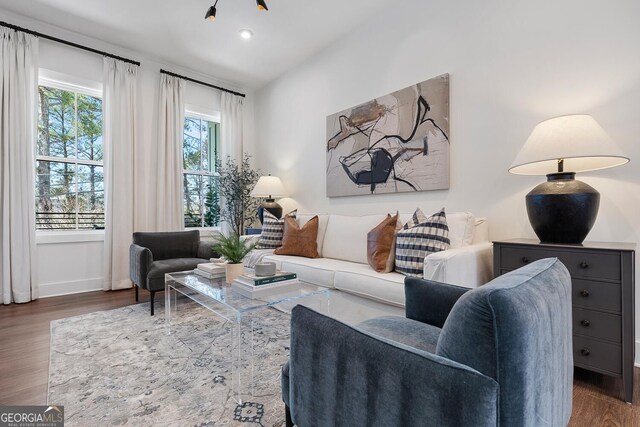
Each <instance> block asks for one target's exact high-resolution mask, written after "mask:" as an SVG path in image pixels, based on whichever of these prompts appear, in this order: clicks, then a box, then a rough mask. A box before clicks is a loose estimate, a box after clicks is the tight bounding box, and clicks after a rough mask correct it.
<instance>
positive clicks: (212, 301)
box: [164, 271, 330, 403]
mask: <svg viewBox="0 0 640 427" xmlns="http://www.w3.org/2000/svg"><path fill="white" fill-rule="evenodd" d="M164 295H165V319H166V320H165V321H166V325H167V332H168V333H171V322H172V321H173V320H174V319H175V317H176V315H177V308H178V301H179V299H178V295H184V296H186V297H187V298H188V299H189V300H192V301H195V302H196V303H198V304H200V305H201V306H203V307H205V308H206V309H208V310H209V311H210V312H212V313H214V314H215V315H216V316H219V317H221V318H223V319H225V320H227V321H228V322H230V323H231V325H232V328H231V335H232V337H231V339H232V344H231V348H232V354H231V357H230V359H231V360H230V362H231V364H232V393H233V396H234V399H235V400H236V401H237V402H238V403H242V402H244V401H247V400H251V398H253V394H254V387H255V386H256V384H255V382H254V378H255V375H254V374H255V369H256V366H255V357H254V354H255V348H254V344H255V339H254V332H255V331H254V326H255V325H256V321H258V322H259V320H260V311H261V310H264V309H268V308H275V309H277V310H279V311H281V312H285V313H290V312H291V310H292V309H293V307H294V306H295V305H297V304H303V305H305V306H307V307H311V308H313V309H315V310H317V311H320V312H321V313H327V312H328V310H329V297H330V292H329V289H328V288H324V287H321V286H315V285H311V284H307V283H303V282H299V284H298V286H295V287H288V288H287V289H286V290H283V291H278V290H277V289H274V290H273V292H272V293H269V294H268V295H266V296H260V297H258V298H257V299H252V298H249V297H245V296H243V295H240V294H239V293H236V292H235V291H234V289H233V288H232V287H231V286H230V285H227V284H226V283H225V279H224V278H220V279H206V278H204V277H202V276H199V275H197V274H195V273H194V272H193V271H183V272H179V273H169V274H166V275H165V294H164ZM277 368H279V367H277Z"/></svg>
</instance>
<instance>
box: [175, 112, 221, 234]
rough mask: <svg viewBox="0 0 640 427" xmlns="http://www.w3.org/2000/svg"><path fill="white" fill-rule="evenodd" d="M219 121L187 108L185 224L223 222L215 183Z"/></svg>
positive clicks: (215, 224) (210, 225)
mask: <svg viewBox="0 0 640 427" xmlns="http://www.w3.org/2000/svg"><path fill="white" fill-rule="evenodd" d="M218 127H219V124H218V123H216V122H213V121H211V120H210V119H209V118H208V117H206V116H202V115H199V114H196V113H191V112H187V113H186V117H185V121H184V134H183V135H184V138H183V153H184V158H183V160H184V166H183V169H184V174H183V183H184V184H183V185H184V198H183V205H184V226H185V228H191V227H217V226H219V225H220V200H219V197H218V191H217V184H216V178H215V177H216V170H215V169H216V163H217V161H218V153H219V142H218V140H219V130H218Z"/></svg>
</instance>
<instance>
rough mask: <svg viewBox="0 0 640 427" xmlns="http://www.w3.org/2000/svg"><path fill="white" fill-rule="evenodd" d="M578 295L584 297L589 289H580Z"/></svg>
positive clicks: (587, 294)
mask: <svg viewBox="0 0 640 427" xmlns="http://www.w3.org/2000/svg"><path fill="white" fill-rule="evenodd" d="M580 296H581V297H585V298H586V297H588V296H589V291H588V290H586V289H583V290H581V291H580Z"/></svg>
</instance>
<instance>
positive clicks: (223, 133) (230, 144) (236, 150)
mask: <svg viewBox="0 0 640 427" xmlns="http://www.w3.org/2000/svg"><path fill="white" fill-rule="evenodd" d="M242 100H243V98H242V97H240V96H237V95H234V94H232V93H229V92H222V99H221V103H222V111H221V112H220V154H221V156H220V160H221V161H222V164H223V165H224V164H225V162H226V161H227V157H230V158H231V159H233V160H235V161H236V162H239V161H241V160H242V120H243V119H242Z"/></svg>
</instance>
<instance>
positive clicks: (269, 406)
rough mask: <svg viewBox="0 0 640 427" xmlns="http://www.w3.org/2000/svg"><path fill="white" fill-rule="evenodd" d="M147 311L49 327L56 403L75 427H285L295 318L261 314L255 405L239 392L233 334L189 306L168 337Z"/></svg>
mask: <svg viewBox="0 0 640 427" xmlns="http://www.w3.org/2000/svg"><path fill="white" fill-rule="evenodd" d="M156 305H157V307H156V313H158V314H156V316H154V317H150V316H149V305H148V304H139V305H133V306H129V307H124V308H119V309H116V310H110V311H101V312H96V313H92V314H88V315H84V316H78V317H71V318H67V319H61V320H57V321H54V322H51V350H50V351H51V355H50V362H49V395H48V398H49V402H51V403H56V404H60V405H64V407H65V408H64V409H65V418H66V420H65V421H66V424H65V425H67V426H70V427H71V426H95V425H100V426H106V425H128V426H156V425H157V426H216V427H217V426H235V425H251V426H265V427H267V426H283V425H284V404H283V403H282V400H281V397H280V368H281V366H282V364H283V363H285V362H286V360H287V356H288V353H289V321H290V316H289V315H287V314H284V313H281V312H279V311H277V310H274V309H265V310H261V312H260V315H259V318H258V319H257V320H256V323H255V327H254V340H255V341H254V342H256V345H255V348H256V353H255V357H256V362H255V366H256V367H257V368H259V369H256V371H257V373H256V380H257V383H258V384H260V387H257V390H256V391H254V397H253V398H252V400H253V401H251V402H244V403H243V404H242V405H237V404H236V402H235V401H234V399H233V398H232V393H231V372H232V370H231V359H230V351H231V350H230V349H231V334H230V333H229V332H230V329H231V325H230V324H229V323H228V322H226V321H224V320H223V319H221V318H218V317H216V316H215V315H213V314H212V313H210V312H208V311H207V310H206V309H204V308H202V307H200V306H199V305H197V304H195V303H192V302H188V301H181V302H180V306H179V307H180V308H179V311H178V313H177V316H176V317H175V322H172V333H171V334H170V335H169V334H167V333H166V327H165V324H164V311H163V307H162V304H158V303H156Z"/></svg>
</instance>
